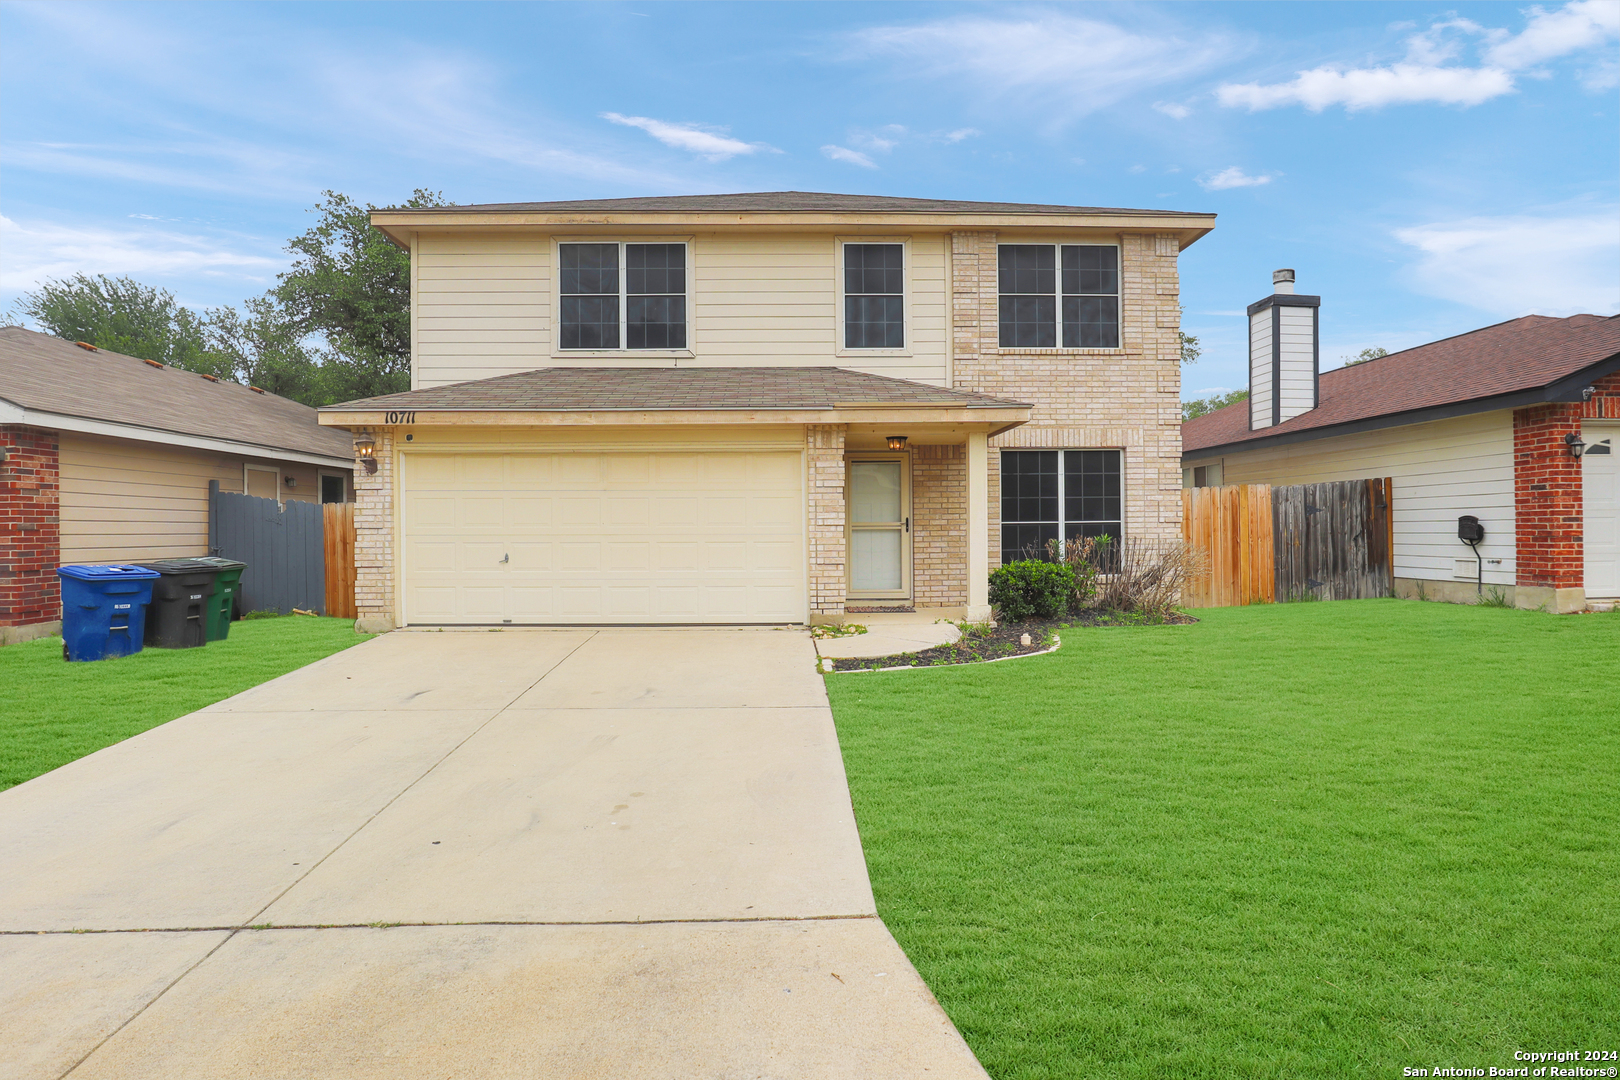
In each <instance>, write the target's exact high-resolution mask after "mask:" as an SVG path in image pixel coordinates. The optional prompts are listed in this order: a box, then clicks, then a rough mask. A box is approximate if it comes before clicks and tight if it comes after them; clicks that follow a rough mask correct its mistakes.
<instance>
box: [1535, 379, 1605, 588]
mask: <svg viewBox="0 0 1620 1080" xmlns="http://www.w3.org/2000/svg"><path fill="white" fill-rule="evenodd" d="M1595 385H1596V386H1597V393H1596V394H1594V395H1592V400H1591V401H1587V402H1574V403H1563V402H1560V403H1556V404H1549V405H1534V406H1531V407H1530V408H1527V409H1515V410H1513V503H1514V518H1515V522H1514V524H1515V531H1516V533H1517V539H1518V567H1519V574H1518V583H1519V584H1520V585H1526V586H1544V587H1549V588H1554V589H1570V588H1577V587H1579V586H1580V584H1581V580H1582V569H1583V554H1582V547H1581V541H1582V529H1581V521H1582V512H1581V463H1580V461H1579V460H1578V459H1576V458H1574V457H1571V456H1570V453H1569V446H1568V444H1566V443H1565V442H1564V436H1566V435H1568V434H1569V433H1571V432H1576V433H1579V432H1580V430H1581V421H1582V420H1589V419H1598V418H1603V417H1609V418H1620V372H1616V373H1615V374H1613V375H1607V376H1605V377H1603V378H1602V379H1600V380H1598V381H1597V383H1596V384H1595Z"/></svg>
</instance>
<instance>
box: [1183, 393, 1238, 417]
mask: <svg viewBox="0 0 1620 1080" xmlns="http://www.w3.org/2000/svg"><path fill="white" fill-rule="evenodd" d="M1247 400H1249V392H1248V391H1247V390H1233V391H1231V392H1229V393H1225V394H1215V395H1214V396H1212V397H1207V398H1196V399H1194V400H1192V401H1183V402H1182V403H1181V419H1182V420H1196V419H1197V418H1198V417H1200V416H1208V415H1209V414H1210V413H1212V412H1214V411H1215V410H1216V409H1224V408H1226V407H1227V406H1228V405H1236V404H1237V403H1238V402H1240V401H1247Z"/></svg>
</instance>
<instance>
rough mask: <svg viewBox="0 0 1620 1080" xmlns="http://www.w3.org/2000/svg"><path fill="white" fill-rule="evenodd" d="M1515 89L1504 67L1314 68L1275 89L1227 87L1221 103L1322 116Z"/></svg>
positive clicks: (1471, 101) (1462, 100)
mask: <svg viewBox="0 0 1620 1080" xmlns="http://www.w3.org/2000/svg"><path fill="white" fill-rule="evenodd" d="M1512 90H1513V76H1512V75H1510V74H1508V73H1507V72H1506V71H1503V70H1501V69H1500V68H1443V67H1428V66H1425V65H1422V64H1392V65H1390V66H1389V67H1384V68H1352V69H1350V70H1348V71H1339V70H1336V69H1334V68H1330V67H1320V68H1314V69H1312V70H1310V71H1302V72H1300V73H1299V74H1298V75H1297V76H1296V77H1295V78H1294V80H1293V81H1292V82H1286V83H1273V84H1272V85H1270V86H1262V85H1260V84H1259V83H1227V84H1226V85H1224V86H1221V87H1220V88H1219V89H1217V90H1216V91H1215V98H1216V100H1217V101H1219V102H1220V103H1221V104H1222V105H1226V106H1228V107H1243V108H1247V109H1248V110H1249V111H1250V112H1257V111H1259V110H1261V109H1275V108H1278V107H1280V106H1283V105H1303V106H1305V107H1306V108H1307V109H1309V110H1311V111H1312V112H1321V111H1322V110H1323V109H1325V108H1327V107H1328V106H1329V105H1343V106H1344V107H1345V108H1347V109H1349V110H1351V111H1355V110H1357V109H1375V108H1378V107H1380V106H1383V105H1403V104H1412V103H1414V102H1420V101H1432V102H1436V103H1438V104H1442V105H1463V106H1468V105H1478V104H1481V103H1482V102H1486V101H1489V100H1490V99H1491V98H1493V97H1499V96H1501V95H1502V94H1507V93H1511V92H1512Z"/></svg>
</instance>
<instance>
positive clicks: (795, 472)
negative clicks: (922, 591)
mask: <svg viewBox="0 0 1620 1080" xmlns="http://www.w3.org/2000/svg"><path fill="white" fill-rule="evenodd" d="M400 470H401V476H400V495H401V499H402V502H403V504H404V505H403V507H402V511H403V513H402V515H401V517H402V522H401V525H402V528H401V532H402V534H403V541H404V552H403V556H404V557H403V559H402V560H401V566H400V570H401V573H402V574H403V581H402V586H403V589H402V593H403V600H404V612H403V615H404V618H405V621H406V622H407V623H412V624H418V625H420V624H440V623H443V624H453V623H471V624H479V623H490V624H497V625H498V624H503V623H511V624H513V625H520V624H524V623H530V624H545V623H666V622H667V623H705V622H711V623H713V622H719V623H772V622H777V623H780V622H801V621H803V620H804V618H805V613H806V610H807V606H806V599H805V568H806V567H805V554H804V536H805V528H804V502H805V500H804V480H803V477H804V464H803V457H802V455H801V452H799V451H796V450H788V451H784V450H735V451H725V450H714V451H709V450H702V451H693V452H683V451H665V450H659V451H645V450H623V451H617V450H583V449H582V450H577V451H560V452H533V453H447V452H425V451H418V452H407V453H405V454H403V455H402V456H401V459H400Z"/></svg>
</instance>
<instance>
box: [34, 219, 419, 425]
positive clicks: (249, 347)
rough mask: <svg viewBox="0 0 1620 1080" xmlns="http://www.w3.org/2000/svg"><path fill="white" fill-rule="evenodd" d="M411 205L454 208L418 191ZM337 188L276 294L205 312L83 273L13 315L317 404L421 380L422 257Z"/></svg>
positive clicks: (125, 282)
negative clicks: (416, 361) (418, 279)
mask: <svg viewBox="0 0 1620 1080" xmlns="http://www.w3.org/2000/svg"><path fill="white" fill-rule="evenodd" d="M404 205H405V206H410V207H428V206H446V205H449V204H448V203H446V202H445V200H444V197H443V196H442V195H439V194H435V193H433V192H429V191H416V192H414V193H413V194H412V195H411V198H410V199H409V200H408V201H407V202H405V203H404ZM375 209H377V208H376V207H374V206H371V205H369V204H367V205H361V204H359V203H356V202H355V201H354V200H352V199H350V198H349V197H348V196H346V195H341V194H338V193H337V192H332V191H328V192H326V193H325V199H324V201H323V202H321V203H320V204H318V205H317V206H316V207H315V208H314V212H315V214H316V215H317V220H316V223H315V225H314V226H313V227H312V228H310V229H308V230H307V231H306V232H305V233H304V234H303V235H302V236H297V237H294V238H293V239H292V240H290V241H288V243H287V250H288V251H289V252H291V253H292V254H293V255H294V256H296V260H295V261H294V263H293V265H292V267H291V268H290V269H289V270H287V271H286V272H285V273H283V274H281V275H280V276H279V277H278V278H277V281H276V285H275V287H274V288H272V289H271V290H270V291H269V292H267V293H266V294H264V295H263V296H260V297H255V298H253V299H251V300H248V301H246V302H244V303H243V304H242V305H241V306H240V308H236V307H230V306H226V307H220V308H211V309H209V310H208V311H207V312H206V313H205V314H203V315H198V314H197V313H196V312H194V311H192V310H191V309H190V308H187V307H185V306H184V305H183V304H181V303H180V302H179V301H178V300H176V299H175V298H174V295H173V294H172V293H170V292H169V291H168V290H167V289H161V288H156V287H153V286H150V285H142V284H141V283H140V282H137V281H134V280H131V279H130V278H127V277H107V276H105V275H98V276H95V277H89V276H86V275H84V274H78V275H75V276H74V277H72V278H67V279H64V280H52V281H47V282H45V283H44V284H43V285H41V286H40V287H39V288H38V289H36V290H34V291H33V292H30V293H25V294H23V296H22V298H21V299H20V300H19V301H18V302H17V306H16V309H15V311H14V312H13V316H14V317H16V318H17V319H18V320H19V321H24V320H27V321H31V322H33V324H34V325H36V326H38V327H39V328H41V329H43V330H45V331H48V332H49V333H52V334H55V335H56V336H58V337H64V338H67V339H69V340H70V341H87V342H89V343H90V344H92V345H95V346H97V347H99V348H103V349H108V350H110V351H112V352H121V353H126V354H128V355H130V356H139V357H141V358H143V359H146V360H156V361H158V362H159V363H164V364H172V365H174V366H175V367H180V368H185V369H187V370H190V371H200V372H204V373H206V374H209V375H214V376H217V377H218V378H222V379H231V380H233V381H235V382H239V383H244V384H247V385H250V386H257V387H260V388H262V389H265V390H269V391H270V392H271V393H274V394H280V395H281V396H283V397H288V398H292V399H293V400H294V401H301V402H303V403H304V404H306V405H330V404H332V403H334V402H339V401H352V400H354V399H355V398H363V397H373V396H375V395H378V394H392V393H397V392H399V391H401V390H408V389H410V365H411V316H410V311H411V257H410V253H409V252H406V251H402V250H401V249H399V248H398V247H396V246H394V244H393V243H391V242H390V241H389V240H388V238H387V237H385V236H383V234H382V233H380V232H378V231H377V230H376V229H373V228H372V227H371V212H372V211H373V210H375Z"/></svg>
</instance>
